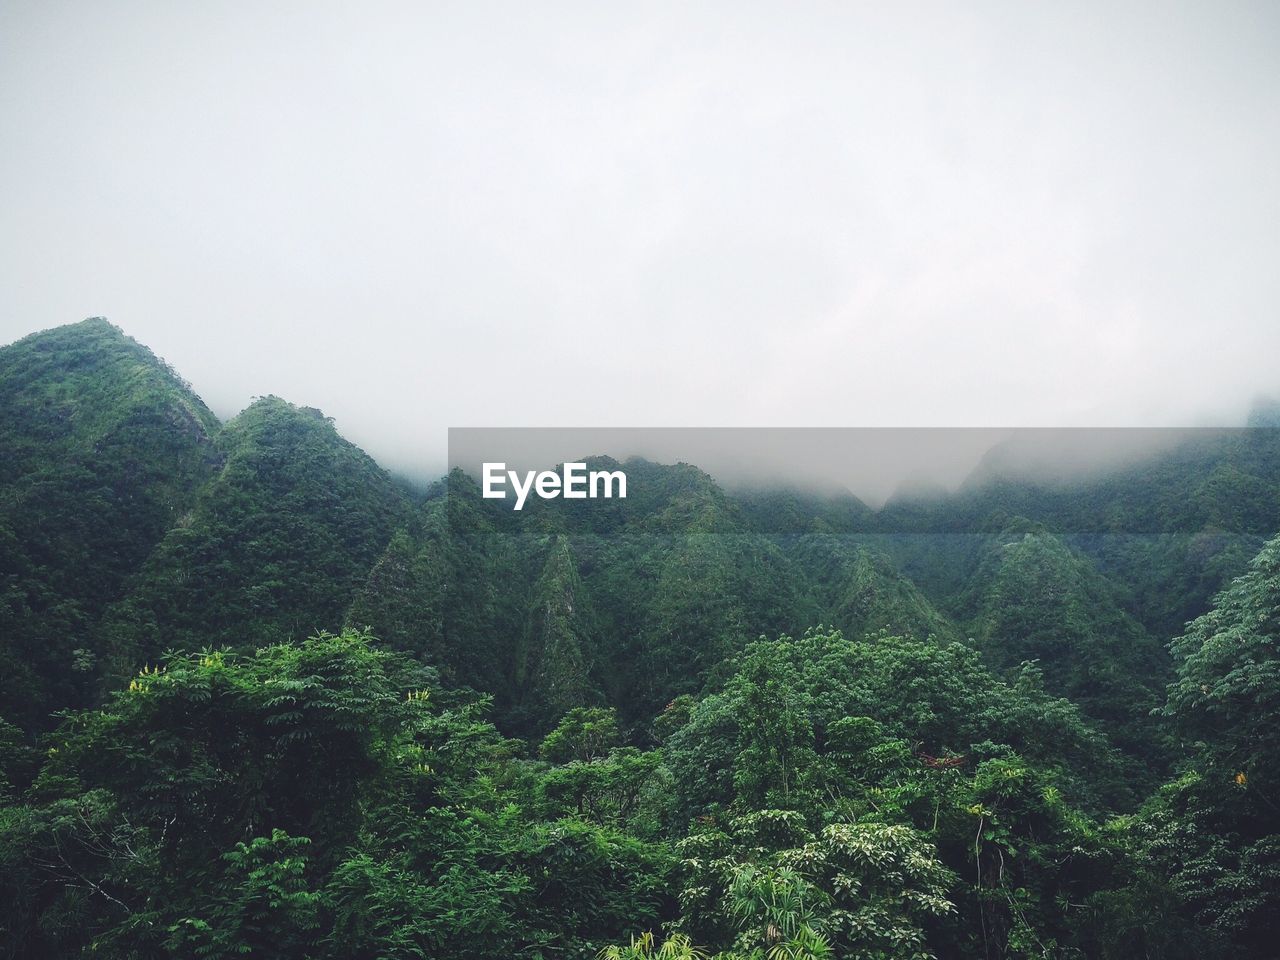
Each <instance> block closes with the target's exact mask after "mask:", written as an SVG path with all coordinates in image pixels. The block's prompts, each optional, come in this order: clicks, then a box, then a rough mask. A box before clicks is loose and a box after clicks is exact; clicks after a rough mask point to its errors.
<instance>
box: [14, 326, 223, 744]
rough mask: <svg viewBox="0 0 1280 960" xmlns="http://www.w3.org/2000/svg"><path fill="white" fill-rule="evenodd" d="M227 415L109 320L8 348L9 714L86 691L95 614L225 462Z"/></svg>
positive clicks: (57, 703) (37, 719) (77, 698)
mask: <svg viewBox="0 0 1280 960" xmlns="http://www.w3.org/2000/svg"><path fill="white" fill-rule="evenodd" d="M217 431H218V422H217V419H216V418H215V417H214V416H213V414H212V413H210V412H209V409H208V408H207V407H206V406H205V405H204V403H203V402H202V401H201V400H200V398H199V397H197V396H196V395H195V394H194V393H193V392H192V390H191V388H190V386H189V385H188V384H186V383H185V382H183V380H182V379H181V378H180V377H179V376H178V375H177V374H176V373H174V371H173V370H172V369H171V368H170V367H169V366H168V365H167V364H165V363H164V362H163V361H162V360H160V359H159V358H157V357H156V356H155V355H154V354H153V353H152V352H151V351H150V350H148V349H147V348H146V347H144V346H142V345H141V344H139V343H137V342H136V341H134V340H132V339H130V338H129V337H126V336H125V335H124V334H123V333H122V332H121V331H120V330H119V329H118V328H116V327H114V326H112V325H111V324H109V323H107V321H105V320H102V319H90V320H85V321H84V322H83V323H77V324H73V325H71V326H66V327H59V328H57V329H55V330H50V331H47V332H45V333H38V334H34V335H32V336H30V337H27V338H25V339H23V340H20V341H18V342H17V343H14V344H11V345H9V346H7V347H4V348H3V349H0V570H3V571H4V578H3V581H0V657H3V662H4V663H5V664H6V665H7V666H6V669H5V670H4V671H2V672H0V673H2V676H0V703H3V705H4V706H3V707H2V708H0V713H4V714H5V715H7V716H8V717H9V718H10V719H12V720H16V721H18V722H20V723H21V724H22V725H23V726H28V727H40V726H43V725H44V724H45V723H46V722H47V714H48V710H49V708H50V707H61V706H70V705H73V704H77V703H82V702H85V700H86V698H88V697H89V696H90V695H91V690H92V687H93V683H94V677H95V675H96V672H97V669H98V667H99V663H98V653H99V651H98V650H96V649H95V645H94V643H93V641H92V633H93V628H94V624H95V622H96V621H97V619H98V617H99V616H100V615H101V613H102V611H103V610H104V609H105V608H106V606H107V605H108V604H109V603H110V602H112V601H113V600H115V599H117V598H118V597H119V596H121V594H122V592H123V591H124V589H125V584H126V582H127V581H128V579H129V577H131V576H132V575H133V574H134V573H135V572H136V571H137V570H138V569H139V568H140V567H141V566H142V564H143V563H144V561H145V560H146V558H147V557H148V556H149V555H150V553H151V552H152V550H153V549H154V548H155V546H156V545H157V544H158V543H159V542H160V540H161V539H163V537H164V536H165V534H166V532H167V531H168V530H170V529H171V528H172V527H173V526H174V524H176V523H177V522H178V521H179V520H180V518H182V517H183V516H184V515H185V514H186V512H187V511H188V509H189V508H190V506H191V504H192V503H193V502H194V499H195V496H196V492H197V490H199V489H200V487H201V486H202V485H203V484H205V483H206V482H207V481H208V480H209V479H210V478H211V477H212V476H213V475H214V474H215V473H216V472H217V470H218V469H219V468H220V465H221V462H222V459H223V453H222V451H221V450H220V449H219V447H218V446H217V444H215V442H214V437H215V435H216V434H217Z"/></svg>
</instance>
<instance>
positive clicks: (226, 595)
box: [100, 397, 410, 675]
mask: <svg viewBox="0 0 1280 960" xmlns="http://www.w3.org/2000/svg"><path fill="white" fill-rule="evenodd" d="M216 447H217V451H218V454H219V456H220V459H221V461H222V465H221V468H220V469H219V471H218V473H217V474H216V475H215V476H213V477H212V478H211V479H210V480H209V481H208V482H207V483H206V484H205V485H204V486H203V487H202V488H201V489H200V491H199V494H198V496H197V497H196V499H195V502H194V503H193V504H192V506H191V509H190V510H189V511H188V512H187V513H185V514H184V515H183V516H182V517H181V518H179V520H178V522H176V523H175V524H174V525H173V526H172V527H171V528H170V530H169V531H168V533H167V534H166V535H165V537H164V538H163V539H162V540H161V541H160V543H159V544H158V545H157V546H156V548H155V550H154V551H153V552H152V554H151V556H150V557H148V558H147V561H146V562H145V564H143V566H142V568H141V569H140V570H139V571H138V573H137V575H136V576H135V577H134V578H133V579H132V581H131V583H130V587H129V590H128V592H127V594H126V596H125V597H124V598H122V599H121V600H119V601H118V602H116V603H114V604H112V605H111V607H110V608H109V609H108V610H107V612H106V614H105V616H104V620H103V624H102V627H101V630H100V633H101V637H102V643H103V644H104V647H105V648H106V649H107V650H108V651H109V655H110V657H111V659H112V666H113V669H114V670H115V671H116V672H117V675H127V671H131V670H132V669H134V668H135V666H136V664H138V663H140V662H144V661H146V660H147V659H148V658H153V657H158V656H159V655H160V654H161V653H163V652H164V651H165V650H168V649H179V650H192V649H201V648H204V647H214V646H222V645H227V646H232V647H253V646H258V645H261V644H263V643H270V642H279V641H283V640H288V639H291V638H292V639H301V638H303V637H306V636H309V635H311V634H313V633H315V632H317V631H319V630H326V629H327V630H336V629H338V628H340V627H341V626H342V623H343V620H344V616H345V614H346V611H347V608H348V607H349V606H350V604H351V602H352V600H353V598H354V596H355V594H356V592H357V590H358V588H359V586H360V585H361V583H363V582H364V580H365V578H366V576H367V574H368V572H369V568H370V567H371V566H373V564H374V562H375V561H376V560H377V558H378V557H379V555H381V553H382V552H383V551H384V549H385V548H386V545H387V542H388V541H389V540H390V539H391V536H392V534H393V533H394V532H395V531H396V529H397V528H398V527H399V526H400V525H401V524H402V523H403V522H404V520H405V519H406V517H407V516H408V513H409V506H410V504H409V498H408V495H407V493H406V492H405V491H404V490H402V489H401V488H400V487H399V486H397V485H396V484H395V483H394V482H393V481H392V480H391V478H390V477H389V476H388V475H387V474H386V472H385V471H383V470H382V469H381V468H380V467H379V466H378V465H377V464H375V463H374V462H373V461H372V460H371V459H370V458H369V457H368V456H367V455H365V454H364V453H363V452H362V451H361V450H360V449H359V448H357V447H356V446H355V445H354V444H352V443H350V442H348V441H346V440H344V439H343V438H342V437H340V436H339V435H338V433H337V431H336V430H335V429H334V427H333V423H332V422H331V421H330V420H329V419H328V418H326V417H325V416H324V415H323V414H322V413H321V412H320V411H319V410H316V409H313V408H308V407H296V406H294V405H292V404H290V403H287V402H285V401H284V400H281V399H279V398H277V397H264V398H262V399H260V400H258V401H256V402H255V403H253V404H252V405H251V406H250V407H249V408H248V409H246V410H245V411H244V412H243V413H241V414H240V415H239V416H237V417H236V418H235V419H233V420H231V421H230V422H229V423H228V424H227V425H226V427H225V428H224V429H223V430H222V431H221V432H220V433H219V434H218V436H217V438H216Z"/></svg>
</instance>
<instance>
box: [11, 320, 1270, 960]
mask: <svg viewBox="0 0 1280 960" xmlns="http://www.w3.org/2000/svg"><path fill="white" fill-rule="evenodd" d="M0 453H3V457H0V575H2V576H3V580H2V581H0V655H3V658H4V661H3V662H4V667H5V669H4V671H3V672H2V673H0V956H6V957H15V958H16V957H40V956H85V957H89V956H94V957H108V958H149V957H157V958H158V957H173V956H180V957H187V956H190V957H231V956H245V955H250V956H272V957H277V956H278V957H299V958H303V957H306V958H327V957H335V958H336V957H352V958H355V957H360V958H384V957H385V958H397V957H406V958H412V957H423V958H425V957H456V958H511V957H528V958H548V960H549V958H590V957H596V956H600V957H604V958H656V957H664V958H673V960H676V958H693V957H708V958H710V957H717V958H719V960H740V958H758V960H766V958H767V960H780V958H863V957H868V958H873V957H882V958H915V957H930V956H932V957H938V958H948V957H956V958H961V957H981V958H1014V957H1027V958H1030V957H1038V958H1044V957H1060V958H1071V957H1099V958H1117V960H1118V958H1129V957H1135V956H1141V957H1151V958H1167V960H1181V958H1187V960H1190V958H1199V957H1208V958H1217V957H1221V958H1225V957H1232V958H1246V960H1250V958H1252V960H1262V958H1265V957H1269V956H1271V955H1273V954H1274V944H1275V943H1276V942H1277V940H1278V939H1280V826H1277V825H1278V824H1280V792H1278V786H1277V784H1278V781H1277V774H1276V770H1277V769H1278V768H1277V763H1280V734H1277V730H1278V729H1280V537H1277V538H1274V539H1267V538H1266V537H1264V536H1261V535H1260V533H1259V531H1260V530H1264V529H1265V530H1270V531H1271V533H1274V532H1275V531H1276V530H1280V444H1277V442H1276V431H1275V430H1274V429H1264V428H1259V429H1258V430H1255V431H1248V432H1243V433H1239V432H1238V433H1233V434H1226V435H1221V436H1218V435H1214V436H1206V437H1204V438H1202V440H1201V441H1200V442H1197V443H1196V444H1194V445H1192V446H1190V447H1187V448H1179V449H1178V450H1175V451H1172V452H1171V453H1169V454H1167V455H1165V456H1163V457H1162V458H1160V459H1157V460H1156V461H1154V462H1152V463H1151V464H1148V466H1147V467H1145V468H1144V469H1143V470H1140V471H1129V472H1124V471H1121V472H1119V473H1112V474H1108V475H1106V476H1105V477H1102V478H1100V479H1094V480H1090V481H1087V482H1081V483H1079V484H1076V485H1074V486H1071V487H1070V488H1059V487H1051V486H1047V485H1044V484H1039V483H1037V482H1035V481H1034V480H1031V479H1027V478H1021V479H1019V478H1017V477H1011V476H1006V475H1001V474H1000V473H999V471H998V470H997V469H995V468H994V467H990V468H989V469H988V473H989V475H987V476H984V477H983V478H982V479H981V482H978V481H975V483H974V484H972V485H970V486H968V487H966V488H965V489H964V490H962V491H961V492H960V493H959V494H957V495H955V496H952V497H941V496H934V497H925V498H915V499H911V500H906V499H904V500H901V501H896V502H891V503H890V504H889V505H888V506H886V507H885V508H884V509H882V510H879V511H876V510H871V509H869V508H867V507H866V506H865V505H863V504H861V503H859V502H858V501H856V500H854V499H853V498H849V497H842V498H824V497H816V496H811V495H807V494H801V493H798V492H795V491H770V492H763V493H762V492H756V493H752V494H747V495H734V494H731V493H729V492H727V491H725V490H723V489H721V488H720V487H719V486H718V485H717V484H715V483H714V482H713V481H712V479H711V478H710V477H708V476H707V475H706V474H704V473H702V472H701V471H699V470H697V469H696V468H695V467H692V466H689V465H683V464H682V465H676V466H662V465H658V464H652V463H645V462H643V461H631V462H629V463H628V464H627V467H626V468H627V470H628V476H629V479H630V487H631V492H632V494H633V495H632V496H629V497H628V498H627V499H626V500H614V501H599V502H591V503H589V504H581V503H579V504H573V505H569V506H566V505H565V504H564V503H563V502H541V501H538V502H533V503H531V504H530V505H529V508H528V510H527V512H526V514H525V515H524V516H522V517H520V518H519V519H518V520H517V519H516V518H514V517H513V516H512V515H511V514H510V513H506V512H503V511H501V510H500V509H497V508H495V506H494V505H493V504H492V503H490V502H487V501H484V500H483V499H482V498H480V497H479V494H478V490H477V489H476V487H475V485H474V483H473V482H472V481H471V480H470V479H469V478H467V477H465V476H463V475H461V474H453V475H451V476H449V477H447V478H445V479H444V480H442V481H441V482H440V483H438V484H437V485H436V486H435V487H433V488H432V489H431V490H429V491H426V492H417V491H413V490H411V489H409V488H407V487H404V486H402V485H400V484H398V483H397V482H395V481H394V480H392V479H391V478H390V477H389V476H388V475H387V474H386V473H385V472H383V471H382V470H381V469H379V468H378V467H377V465H376V464H374V463H373V462H372V461H371V460H370V459H369V458H368V457H367V456H365V455H364V454H363V453H362V452H361V451H359V450H358V449H357V448H355V447H354V446H352V445H351V444H349V443H348V442H346V441H345V440H343V439H342V438H341V437H340V436H338V434H337V433H336V431H335V430H334V429H333V426H332V424H331V423H330V422H329V421H328V420H327V419H326V418H325V417H324V416H323V415H322V414H320V413H319V411H315V410H308V409H300V408H297V407H294V406H292V405H290V404H288V403H286V402H285V401H283V400H279V399H277V398H273V397H268V398H265V399H262V400H259V401H257V402H255V403H254V404H253V405H252V406H250V407H249V408H248V409H247V410H246V411H244V412H243V413H241V414H240V415H239V416H237V417H236V418H234V419H233V420H231V421H230V422H229V423H227V424H225V425H221V424H219V423H218V422H217V420H216V418H214V417H213V415H212V414H210V413H209V411H208V410H207V409H206V408H205V407H204V405H203V404H202V403H201V402H200V401H199V399H198V398H197V397H195V396H194V394H192V392H191V390H190V389H189V387H187V386H186V385H185V384H184V383H183V382H182V381H181V380H180V379H179V378H178V377H177V376H176V375H174V374H173V372H172V371H171V370H169V369H168V368H167V367H166V366H165V365H164V364H163V363H162V362H161V361H159V360H158V359H156V358H155V357H154V356H152V355H151V354H150V353H149V352H148V351H147V350H146V349H145V348H143V347H141V346H140V345H138V344H136V343H134V342H133V341H130V340H128V339H127V338H126V337H124V336H123V335H121V334H120V333H119V331H117V330H115V328H113V327H111V326H110V325H108V324H106V323H105V322H104V321H96V320H95V321H86V323H84V324H78V325H75V326H72V327H67V328H62V329H60V330H55V331H51V332H49V333H46V334H40V335H37V336H35V337H31V338H28V339H26V340H24V341H20V342H19V343H17V344H14V345H12V346H10V347H7V348H5V349H3V350H0Z"/></svg>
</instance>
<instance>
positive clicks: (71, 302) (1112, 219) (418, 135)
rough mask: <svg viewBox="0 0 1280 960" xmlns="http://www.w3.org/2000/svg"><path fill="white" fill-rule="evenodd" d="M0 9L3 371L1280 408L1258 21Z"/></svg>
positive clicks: (1140, 407)
mask: <svg viewBox="0 0 1280 960" xmlns="http://www.w3.org/2000/svg"><path fill="white" fill-rule="evenodd" d="M1056 6H1057V7H1058V9H1057V11H1056V12H1055V11H1051V10H1050V9H1049V5H1048V4H1040V3H1026V2H1009V3H1002V4H962V3H958V2H946V3H937V4H910V3H892V4H886V3H874V4H872V3H867V4H852V3H847V2H839V3H827V4H805V3H794V2H789V3H779V4H776V5H762V4H755V3H744V2H734V3H717V4H691V3H678V4H664V3H644V4H606V3H598V2H596V3H583V4H580V5H568V4H555V3H547V4H530V3H514V2H512V3H503V4H486V3H477V2H466V3H451V4H431V3H423V2H412V3H403V4H397V3H383V2H361V3H347V4H342V5H336V4H326V3H317V2H307V3H298V4H285V3H271V4H263V3H256V2H254V3H249V2H246V3H234V4H233V3H220V2H216V0H205V2H201V3H198V4H197V3H172V2H161V0H157V2H151V3H144V2H128V3H125V2H120V3H116V2H110V0H101V2H87V0H81V2H76V3H58V2H50V0H41V2H23V0H2V2H0V182H2V183H3V184H4V189H3V194H2V195H0V196H2V199H0V341H3V342H7V341H9V340H13V339H16V338H17V337H20V336H22V335H24V334H26V333H29V332H32V331H34V330H37V329H41V328H45V327H49V326H54V325H57V324H61V323H66V322H71V321H75V320H79V319H82V318H83V317H85V316H90V315H105V316H107V317H109V318H110V319H111V320H112V321H114V322H115V323H117V324H119V325H120V326H121V327H123V328H124V329H125V331H126V332H128V333H129V334H131V335H132V336H134V337H136V338H138V339H139V340H141V341H143V342H144V343H146V344H148V345H149V346H151V347H152V348H153V349H154V350H155V351H156V352H157V353H159V354H160V355H162V356H164V357H165V358H166V359H168V360H169V361H170V362H171V363H173V364H174V365H175V366H176V367H177V368H178V370H179V371H180V372H181V373H182V374H183V375H184V376H185V377H186V378H187V379H189V380H190V381H191V382H192V383H193V384H194V386H195V387H196V389H197V390H198V391H199V392H200V393H201V394H202V395H203V396H204V397H205V398H206V400H207V401H208V402H209V404H210V405H211V406H212V407H213V408H214V410H215V411H216V412H218V413H219V414H220V415H223V416H227V415H230V414H232V413H234V412H235V411H236V410H238V409H240V408H241V407H242V406H244V405H245V404H246V403H247V402H248V400H249V398H250V397H252V396H255V395H260V394H266V393H277V394H280V395H282V396H284V397H286V398H288V399H291V400H294V401H296V402H299V403H305V404H309V405H314V406H319V407H321V408H323V409H324V410H325V412H327V413H329V414H330V415H332V416H334V417H336V418H337V421H338V426H339V428H340V429H341V430H342V431H343V432H344V433H345V434H346V435H347V436H349V437H351V438H352V439H354V440H356V441H357V442H359V443H361V444H362V445H364V446H365V447H366V449H368V450H369V451H370V452H371V453H373V454H374V455H375V456H377V457H378V458H379V459H380V460H382V461H383V462H384V463H386V464H387V465H389V466H393V467H411V468H418V469H434V468H435V467H436V466H437V465H438V464H440V463H442V461H443V455H444V441H445V428H446V427H448V426H479V425H504V426H557V425H560V426H574V425H601V426H603V425H650V426H665V425H670V426H675V425H699V426H723V425H753V426H776V425H810V426H831V425H841V426H843V425H880V424H922V425H987V426H1007V425H1022V424H1040V425H1059V424H1135V425H1136V424H1141V425H1149V424H1161V425H1163V424H1178V423H1203V422H1230V421H1233V420H1235V419H1237V418H1239V417H1241V416H1242V415H1243V411H1244V409H1245V407H1246V406H1247V404H1248V402H1249V400H1250V399H1251V398H1252V397H1253V396H1254V395H1256V394H1258V393H1265V392H1270V393H1280V311H1278V310H1277V305H1278V304H1280V296H1278V295H1280V172H1278V171H1280V4H1276V3H1274V2H1269V0H1268V2H1258V3H1207V2H1196V3H1187V4H1180V3H1145V4H1140V5H1135V4H1124V3H1115V2H1108V3H1099V4H1096V5H1095V4H1083V3H1076V2H1073V3H1063V4H1058V5H1056Z"/></svg>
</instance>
